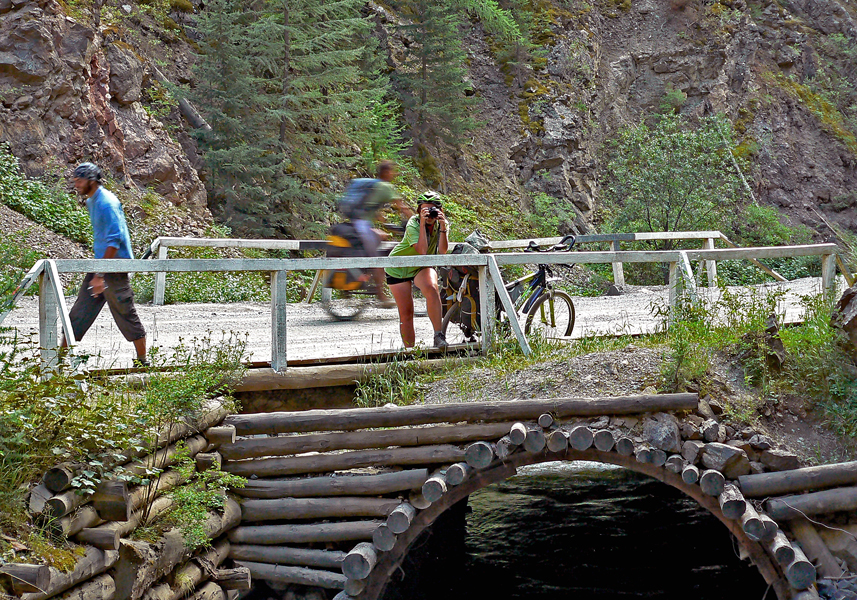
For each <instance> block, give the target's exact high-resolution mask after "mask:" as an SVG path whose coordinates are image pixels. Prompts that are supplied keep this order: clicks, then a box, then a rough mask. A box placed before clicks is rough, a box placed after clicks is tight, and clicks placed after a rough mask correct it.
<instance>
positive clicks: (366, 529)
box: [229, 521, 383, 572]
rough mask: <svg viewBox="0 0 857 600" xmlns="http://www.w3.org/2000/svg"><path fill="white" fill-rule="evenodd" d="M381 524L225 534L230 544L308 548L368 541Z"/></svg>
mask: <svg viewBox="0 0 857 600" xmlns="http://www.w3.org/2000/svg"><path fill="white" fill-rule="evenodd" d="M382 523H383V521H345V522H341V523H313V524H311V525H250V526H241V527H236V528H235V529H233V530H232V531H230V532H229V541H231V542H232V543H234V544H309V543H313V542H345V541H350V540H371V539H372V532H373V531H375V529H376V528H377V527H378V526H379V525H381V524H382ZM251 572H252V571H251Z"/></svg>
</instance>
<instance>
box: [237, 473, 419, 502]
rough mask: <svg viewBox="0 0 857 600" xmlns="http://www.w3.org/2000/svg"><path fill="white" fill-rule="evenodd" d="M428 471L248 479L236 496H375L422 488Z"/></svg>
mask: <svg viewBox="0 0 857 600" xmlns="http://www.w3.org/2000/svg"><path fill="white" fill-rule="evenodd" d="M427 478H428V469H408V470H405V471H395V472H392V473H381V474H378V475H337V476H335V477H332V476H323V477H308V478H306V479H249V480H247V484H246V485H245V486H244V487H243V488H238V489H236V490H235V493H236V494H238V495H239V496H245V497H248V498H285V497H292V498H306V497H314V496H376V495H381V494H389V493H392V492H401V491H406V490H418V489H421V488H422V486H423V483H425V481H426V479H427Z"/></svg>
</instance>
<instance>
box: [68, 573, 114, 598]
mask: <svg viewBox="0 0 857 600" xmlns="http://www.w3.org/2000/svg"><path fill="white" fill-rule="evenodd" d="M115 597H116V583H114V581H113V578H112V577H111V576H110V575H108V574H106V573H103V574H101V575H99V576H97V577H93V578H92V579H90V580H89V581H85V582H83V583H81V584H80V585H78V586H76V587H73V588H72V589H70V590H69V591H67V592H65V593H64V594H63V595H61V596H59V600H113V599H114V598H115Z"/></svg>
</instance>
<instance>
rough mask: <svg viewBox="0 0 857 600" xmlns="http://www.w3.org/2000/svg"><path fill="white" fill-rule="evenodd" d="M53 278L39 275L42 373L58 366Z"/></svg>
mask: <svg viewBox="0 0 857 600" xmlns="http://www.w3.org/2000/svg"><path fill="white" fill-rule="evenodd" d="M52 285H54V283H53V281H51V276H50V274H49V273H48V272H47V271H42V273H41V274H40V275H39V352H40V355H41V359H42V371H43V372H47V371H49V370H50V369H52V368H54V367H55V366H56V364H57V347H58V346H59V340H58V339H57V300H56V295H55V294H54V290H52V289H50V288H51V286H52Z"/></svg>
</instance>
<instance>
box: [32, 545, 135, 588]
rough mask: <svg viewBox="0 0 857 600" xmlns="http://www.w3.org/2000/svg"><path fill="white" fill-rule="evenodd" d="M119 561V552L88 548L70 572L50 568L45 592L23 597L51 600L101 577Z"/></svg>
mask: <svg viewBox="0 0 857 600" xmlns="http://www.w3.org/2000/svg"><path fill="white" fill-rule="evenodd" d="M118 560H119V553H118V552H114V551H112V550H99V549H98V548H88V549H87V550H86V554H84V555H83V556H82V557H80V558H79V559H78V560H77V562H76V563H75V565H74V568H73V569H72V570H71V571H70V572H67V573H64V572H62V571H60V570H58V569H56V568H55V567H50V577H49V580H48V582H47V584H46V586H45V587H44V588H43V589H44V591H43V592H33V593H29V594H23V595H22V596H21V597H22V598H23V599H24V600H45V599H46V598H51V597H53V596H56V595H57V594H60V593H62V592H64V591H66V590H68V589H71V588H72V587H74V586H75V585H77V584H79V583H82V582H84V581H86V580H87V579H91V578H92V577H94V576H96V575H100V574H101V573H103V572H105V571H106V570H107V569H109V568H110V567H112V566H113V565H114V564H116V561H118Z"/></svg>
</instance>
